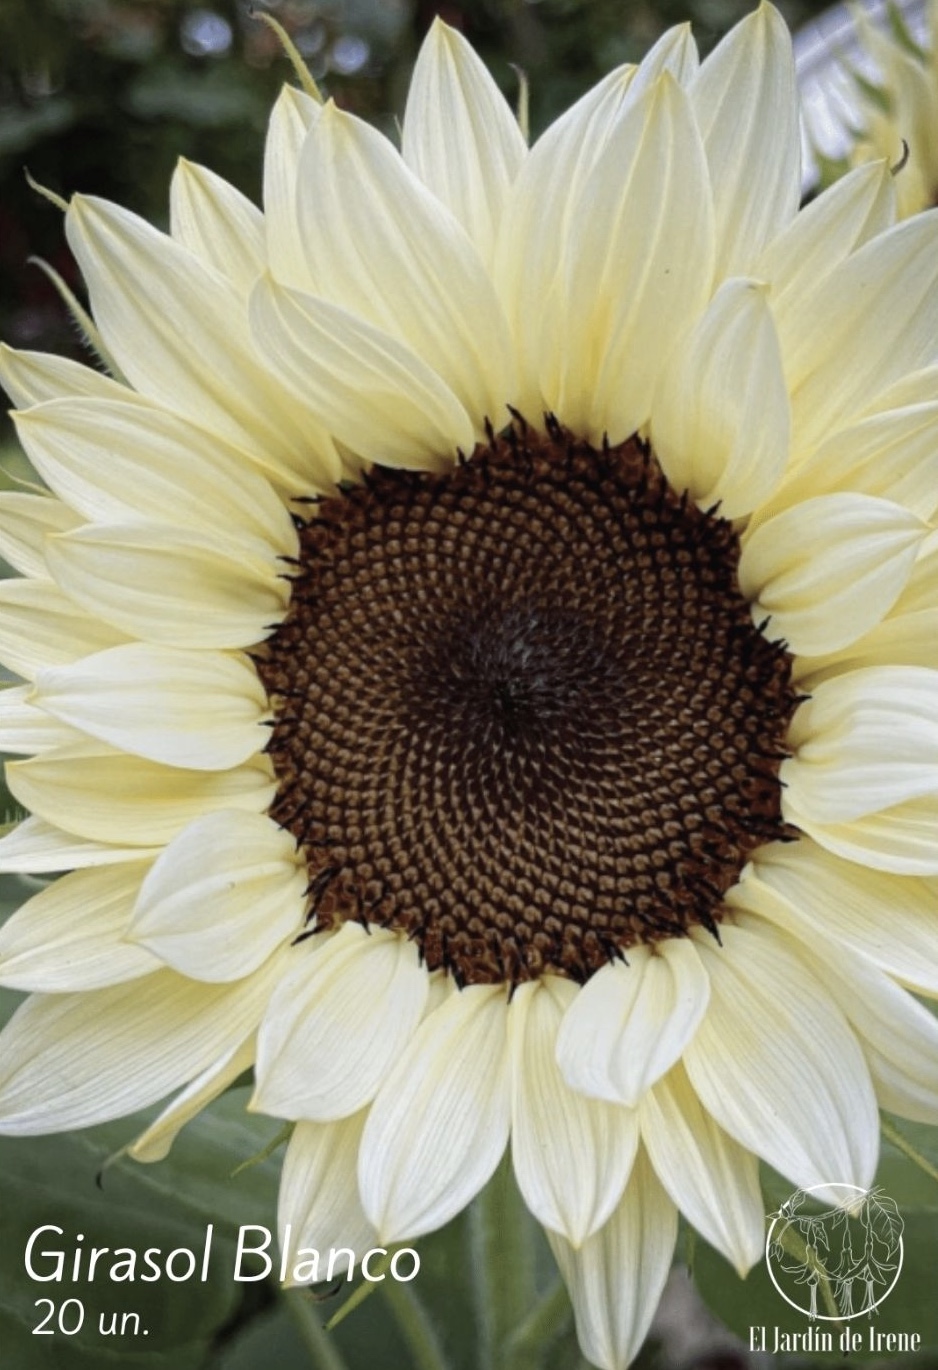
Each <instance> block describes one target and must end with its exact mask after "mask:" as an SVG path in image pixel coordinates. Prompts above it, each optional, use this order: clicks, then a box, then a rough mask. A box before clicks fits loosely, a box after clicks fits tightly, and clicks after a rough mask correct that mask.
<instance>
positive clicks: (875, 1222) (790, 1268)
mask: <svg viewBox="0 0 938 1370" xmlns="http://www.w3.org/2000/svg"><path fill="white" fill-rule="evenodd" d="M769 1217H770V1218H771V1220H772V1222H771V1226H770V1227H769V1231H768V1236H767V1237H766V1243H765V1260H766V1265H767V1266H768V1269H769V1275H770V1277H771V1280H772V1283H773V1284H774V1285H775V1288H776V1289H777V1290H778V1292H779V1293H780V1294H781V1296H782V1298H783V1299H784V1300H785V1302H786V1303H789V1304H791V1306H792V1308H797V1309H798V1311H799V1312H801V1313H804V1314H806V1315H807V1317H808V1318H809V1320H810V1321H811V1322H814V1321H820V1322H847V1321H849V1320H850V1319H851V1318H859V1317H862V1316H863V1315H864V1314H865V1315H866V1316H867V1317H868V1318H871V1317H872V1316H873V1314H874V1313H875V1311H876V1309H877V1308H878V1307H879V1305H880V1304H881V1303H882V1302H883V1300H884V1299H885V1298H887V1296H888V1295H889V1294H890V1293H891V1292H892V1290H893V1288H894V1287H895V1284H896V1281H897V1280H898V1278H899V1272H900V1271H901V1269H902V1229H903V1222H902V1218H901V1217H900V1214H899V1210H898V1209H897V1207H896V1203H895V1200H894V1199H891V1198H890V1197H889V1195H888V1194H884V1193H883V1191H882V1190H881V1189H869V1190H866V1189H859V1188H857V1186H856V1185H851V1184H828V1185H816V1186H813V1187H812V1188H810V1189H798V1190H796V1191H795V1193H794V1194H792V1195H791V1196H790V1197H789V1198H788V1199H786V1200H785V1202H784V1203H783V1204H782V1206H781V1208H779V1209H778V1211H777V1212H776V1213H770V1214H769Z"/></svg>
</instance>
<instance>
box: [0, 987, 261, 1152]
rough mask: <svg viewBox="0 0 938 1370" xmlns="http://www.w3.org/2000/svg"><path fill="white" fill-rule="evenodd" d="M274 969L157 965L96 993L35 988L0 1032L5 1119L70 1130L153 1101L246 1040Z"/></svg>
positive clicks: (15, 1131) (37, 1128) (9, 1123)
mask: <svg viewBox="0 0 938 1370" xmlns="http://www.w3.org/2000/svg"><path fill="white" fill-rule="evenodd" d="M275 978H276V966H275V965H273V964H271V963H268V965H267V966H265V967H263V968H262V970H261V971H258V972H257V973H256V974H255V975H254V976H252V977H250V978H249V979H248V980H244V981H239V982H238V983H237V984H235V985H221V986H219V985H204V984H199V983H197V982H195V981H193V980H186V979H185V978H184V977H183V976H181V975H176V973H175V972H174V971H171V970H159V971H156V972H155V973H154V974H153V975H147V976H145V977H144V978H143V979H142V980H133V981H131V982H129V983H128V984H123V985H114V986H111V987H109V988H107V989H100V990H95V991H94V992H93V993H83V994H53V995H33V996H31V997H30V998H29V999H28V1000H27V1001H26V1003H25V1004H23V1005H22V1006H21V1007H20V1008H19V1009H18V1010H17V1012H16V1013H15V1014H14V1015H13V1018H12V1019H11V1020H10V1022H9V1023H8V1024H7V1026H6V1028H5V1029H4V1031H3V1033H2V1035H0V1046H2V1062H3V1064H2V1066H0V1127H2V1129H3V1131H4V1132H6V1133H8V1134H10V1135H12V1136H31V1135H35V1134H37V1133H43V1132H62V1131H70V1130H72V1129H73V1128H79V1127H88V1126H90V1125H91V1124H93V1123H100V1122H105V1121H106V1120H107V1119H109V1118H116V1117H120V1116H121V1115H122V1114H125V1113H133V1112H135V1111H136V1110H137V1109H138V1108H143V1107H144V1106H145V1105H147V1104H150V1103H153V1102H155V1101H156V1100H157V1099H160V1098H162V1096H163V1095H164V1094H167V1093H169V1091H170V1090H172V1089H176V1088H178V1087H179V1086H180V1085H181V1084H184V1083H185V1081H186V1080H189V1079H192V1078H193V1077H194V1076H196V1075H199V1074H200V1073H201V1072H202V1071H203V1070H205V1069H207V1068H208V1067H209V1066H210V1065H211V1064H212V1063H213V1062H214V1061H216V1060H217V1059H218V1057H219V1056H220V1055H221V1054H222V1053H223V1052H225V1051H226V1050H230V1049H231V1048H233V1047H235V1046H237V1045H238V1044H239V1043H241V1042H242V1041H243V1040H244V1038H245V1037H246V1036H247V1034H248V1033H249V1032H251V1030H252V1029H253V1028H254V1027H255V1026H256V1025H257V1021H258V1019H259V1017H260V1015H261V1013H262V1011H263V1008H264V1004H265V1003H266V1001H267V999H268V997H269V996H270V993H271V991H272V988H273V985H274V983H275Z"/></svg>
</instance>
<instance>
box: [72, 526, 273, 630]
mask: <svg viewBox="0 0 938 1370" xmlns="http://www.w3.org/2000/svg"><path fill="white" fill-rule="evenodd" d="M47 555H48V558H49V566H50V568H51V570H52V572H53V574H54V576H55V578H56V580H57V581H58V583H59V584H60V585H61V586H62V588H63V590H64V591H65V592H66V593H67V594H68V595H70V596H71V597H72V598H73V599H74V600H75V601H76V602H77V603H79V604H81V605H82V606H83V608H85V609H86V610H88V612H89V613H91V614H94V615H95V616H96V617H99V618H101V619H103V620H104V624H105V625H110V627H111V628H112V629H117V630H122V631H123V632H125V633H127V634H128V635H131V636H133V637H139V638H143V639H144V641H147V642H154V643H162V644H164V645H165V646H168V647H196V648H198V647H235V648H238V647H251V646H253V645H254V644H255V643H257V642H259V641H261V640H262V639H263V638H265V637H267V636H268V635H269V633H270V631H271V629H272V627H273V626H274V625H275V624H277V623H278V622H279V621H280V620H281V619H282V618H283V614H284V610H285V609H286V605H287V599H288V591H289V585H288V582H287V580H286V579H285V578H284V576H283V575H282V573H281V571H280V570H279V569H278V566H277V562H276V560H275V559H274V557H273V555H272V554H270V555H268V556H267V557H263V556H261V555H260V553H259V551H258V548H257V546H256V545H252V544H248V545H247V546H245V548H244V549H243V552H242V554H241V555H240V556H239V555H237V553H236V551H234V550H233V549H232V546H231V544H230V543H229V542H227V541H225V540H223V539H218V538H216V537H215V536H214V535H212V534H209V533H200V532H196V530H195V529H188V528H175V527H173V526H171V525H168V524H161V523H149V522H147V523H144V522H138V523H123V524H119V523H113V524H106V525H105V524H100V525H92V524H88V525H86V526H85V527H84V528H79V529H76V530H75V531H74V532H72V533H62V534H60V535H58V536H57V537H55V538H50V539H49V544H48V553H47ZM107 631H108V629H107V628H105V627H104V626H103V625H102V629H101V634H102V635H104V633H106V632H107ZM101 645H104V644H101Z"/></svg>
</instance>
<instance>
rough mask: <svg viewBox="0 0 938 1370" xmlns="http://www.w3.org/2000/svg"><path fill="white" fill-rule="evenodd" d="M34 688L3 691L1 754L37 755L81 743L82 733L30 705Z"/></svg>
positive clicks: (0, 707)
mask: <svg viewBox="0 0 938 1370" xmlns="http://www.w3.org/2000/svg"><path fill="white" fill-rule="evenodd" d="M31 691H32V687H31V686H29V685H13V686H10V687H9V688H8V689H4V690H2V691H0V752H13V753H14V754H25V755H28V756H33V755H35V754H37V753H39V752H48V751H52V750H54V748H56V747H69V746H71V745H72V743H73V742H79V741H81V733H79V732H77V731H76V730H75V729H74V728H70V727H68V725H67V724H65V723H60V722H59V721H58V719H56V718H50V716H49V715H48V714H47V713H45V712H44V711H43V710H42V709H37V708H36V706H35V705H34V704H30V703H28V702H27V697H28V696H29V695H30V694H31Z"/></svg>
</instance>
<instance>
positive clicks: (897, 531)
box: [739, 493, 928, 656]
mask: <svg viewBox="0 0 938 1370" xmlns="http://www.w3.org/2000/svg"><path fill="white" fill-rule="evenodd" d="M927 533H928V527H927V525H926V524H923V523H922V522H921V520H920V519H918V518H916V516H915V515H914V514H913V513H911V512H910V511H909V510H908V509H905V508H903V507H902V505H901V504H894V503H893V502H892V501H891V500H884V499H877V498H875V497H874V496H872V495H860V494H852V493H851V494H836V495H818V497H817V498H816V499H809V500H806V501H805V502H804V503H803V504H797V505H795V506H794V507H793V508H791V509H786V510H785V511H784V512H783V513H781V514H777V515H776V516H775V518H773V519H769V521H768V523H764V524H762V525H761V527H759V528H757V529H756V530H755V532H754V533H753V534H752V536H751V537H750V538H749V539H748V540H747V542H746V546H745V548H744V549H743V554H742V557H741V558H740V563H739V586H740V589H741V590H742V592H743V594H744V595H745V596H746V598H747V599H748V600H750V601H751V602H752V615H753V619H754V620H755V622H757V623H759V622H761V621H762V620H763V619H764V618H765V617H766V615H770V616H771V619H772V632H773V634H777V635H778V636H779V637H782V638H784V639H785V641H786V642H788V643H790V644H791V649H792V651H794V652H797V653H800V654H802V655H807V656H810V655H812V654H814V653H818V652H825V651H834V650H836V649H837V648H838V647H846V646H848V645H849V644H850V643H851V642H855V641H856V639H857V638H859V637H862V635H863V634H864V633H866V632H869V630H870V629H871V628H874V627H875V626H876V624H877V623H879V622H880V620H881V619H882V618H884V617H885V616H886V614H887V613H888V612H889V610H890V609H891V608H892V606H893V605H894V604H895V602H896V600H897V599H898V598H899V595H900V594H901V592H902V588H903V586H904V585H905V583H906V581H907V580H908V578H909V575H910V573H911V571H912V567H913V565H914V563H915V559H916V557H917V556H918V554H919V551H920V550H921V547H922V545H923V543H924V541H925V537H926V536H927Z"/></svg>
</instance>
